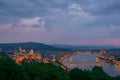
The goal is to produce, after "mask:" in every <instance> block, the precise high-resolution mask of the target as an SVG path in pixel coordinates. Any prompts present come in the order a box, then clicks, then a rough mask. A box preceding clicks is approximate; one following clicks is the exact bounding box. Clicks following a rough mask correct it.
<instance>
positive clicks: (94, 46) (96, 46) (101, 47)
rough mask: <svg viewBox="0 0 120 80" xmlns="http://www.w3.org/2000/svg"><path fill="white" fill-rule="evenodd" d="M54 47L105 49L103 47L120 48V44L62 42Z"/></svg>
mask: <svg viewBox="0 0 120 80" xmlns="http://www.w3.org/2000/svg"><path fill="white" fill-rule="evenodd" d="M53 46H54V47H59V48H69V49H87V48H91V49H92V48H94V49H103V48H120V46H115V45H61V44H54V45H53Z"/></svg>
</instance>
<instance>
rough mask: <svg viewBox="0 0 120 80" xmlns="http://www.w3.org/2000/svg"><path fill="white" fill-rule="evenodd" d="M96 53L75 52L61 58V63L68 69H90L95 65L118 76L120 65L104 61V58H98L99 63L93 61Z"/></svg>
mask: <svg viewBox="0 0 120 80" xmlns="http://www.w3.org/2000/svg"><path fill="white" fill-rule="evenodd" d="M96 57H97V54H91V53H90V52H84V53H81V54H77V55H76V54H75V55H72V56H70V57H66V58H65V59H64V60H63V62H62V63H63V64H64V65H65V66H67V68H68V69H73V68H80V69H83V70H84V69H86V70H89V69H92V68H93V67H94V66H95V65H97V66H101V67H103V70H104V71H105V72H106V73H107V74H109V75H110V76H120V65H116V64H112V63H106V62H105V60H101V59H99V63H96V62H95V59H96Z"/></svg>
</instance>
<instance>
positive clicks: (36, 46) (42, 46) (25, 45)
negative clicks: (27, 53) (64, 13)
mask: <svg viewBox="0 0 120 80" xmlns="http://www.w3.org/2000/svg"><path fill="white" fill-rule="evenodd" d="M19 47H21V48H23V49H26V50H30V49H34V50H42V51H45V50H51V51H66V50H68V49H64V48H57V47H55V46H52V45H46V44H43V43H36V42H26V43H4V44H0V48H1V49H2V50H18V49H19Z"/></svg>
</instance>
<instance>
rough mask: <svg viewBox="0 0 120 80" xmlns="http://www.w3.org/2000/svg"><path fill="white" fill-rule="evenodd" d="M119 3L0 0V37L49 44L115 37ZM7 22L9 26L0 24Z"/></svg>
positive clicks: (104, 0)
mask: <svg viewBox="0 0 120 80" xmlns="http://www.w3.org/2000/svg"><path fill="white" fill-rule="evenodd" d="M119 3H120V1H119V0H69V1H68V0H0V37H4V38H3V41H4V40H8V39H9V38H7V37H8V36H11V37H12V38H11V41H12V39H14V38H16V37H17V38H18V40H20V39H21V40H25V41H27V40H35V41H45V42H49V43H50V42H52V43H55V42H56V43H72V42H73V43H74V42H77V43H79V41H81V42H80V43H82V42H84V41H85V42H84V43H93V42H94V40H98V39H106V38H113V39H114V38H115V39H116V38H119V36H120V35H119V34H120V28H119V27H120V22H119V21H120V5H119ZM7 24H8V26H9V27H8V26H7V27H5V26H2V25H7ZM10 26H12V27H14V29H11V27H10ZM45 29H47V31H46V30H45ZM2 34H4V35H2ZM13 34H14V36H12V35H13ZM29 35H32V36H34V39H33V38H31V36H29ZM39 35H40V36H41V38H42V39H41V38H38V36H39ZM24 36H28V37H29V38H28V39H27V38H25V37H24ZM24 38H25V39H24ZM90 40H91V41H90ZM106 40H107V39H106ZM111 40H112V39H111ZM14 41H15V40H14ZM92 41H93V42H92ZM96 42H97V41H96ZM98 42H99V41H98ZM101 42H102V41H101ZM77 43H76V44H77Z"/></svg>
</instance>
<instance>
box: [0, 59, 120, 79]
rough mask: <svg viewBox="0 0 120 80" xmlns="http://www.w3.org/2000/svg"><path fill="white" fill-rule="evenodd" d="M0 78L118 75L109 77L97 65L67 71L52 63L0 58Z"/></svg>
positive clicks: (93, 77) (95, 77) (75, 77)
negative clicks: (85, 68) (89, 68)
mask: <svg viewBox="0 0 120 80" xmlns="http://www.w3.org/2000/svg"><path fill="white" fill-rule="evenodd" d="M0 80H120V76H117V77H110V76H108V75H107V74H106V73H105V72H104V71H103V69H102V67H97V66H95V67H94V68H93V69H92V70H90V71H88V70H81V69H78V68H75V69H72V70H70V71H69V72H67V71H65V70H63V69H62V68H61V67H60V66H55V65H53V64H52V63H47V64H45V63H25V62H24V63H22V64H16V63H15V62H14V61H13V60H11V59H8V58H0Z"/></svg>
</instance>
